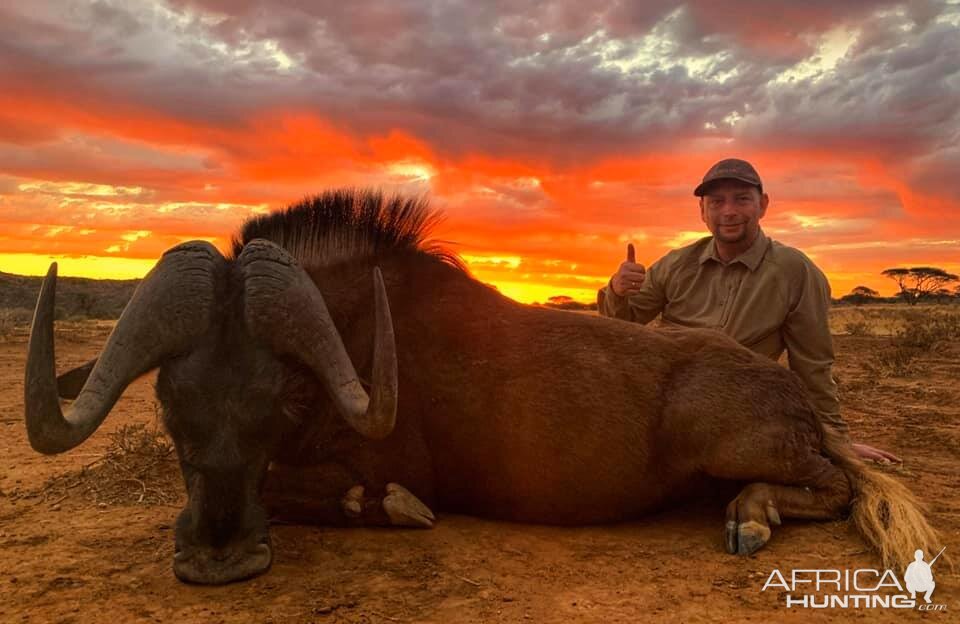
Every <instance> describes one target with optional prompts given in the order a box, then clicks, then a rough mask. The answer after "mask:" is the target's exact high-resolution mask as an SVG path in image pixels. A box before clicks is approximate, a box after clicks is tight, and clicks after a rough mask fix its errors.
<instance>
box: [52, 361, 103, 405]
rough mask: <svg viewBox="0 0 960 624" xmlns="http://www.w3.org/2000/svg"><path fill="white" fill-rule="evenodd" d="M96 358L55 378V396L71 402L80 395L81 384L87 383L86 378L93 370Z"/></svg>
mask: <svg viewBox="0 0 960 624" xmlns="http://www.w3.org/2000/svg"><path fill="white" fill-rule="evenodd" d="M96 363H97V358H93V359H92V360H90V361H89V362H87V363H86V364H81V365H80V366H78V367H76V368H75V369H73V370H69V371H67V372H65V373H63V374H62V375H59V376H58V377H57V394H58V395H59V396H60V398H61V399H70V400H71V401H72V400H73V399H75V398H77V396H78V395H79V394H80V390H82V389H83V384H85V383H87V377H89V376H90V371H92V370H93V366H94V364H96Z"/></svg>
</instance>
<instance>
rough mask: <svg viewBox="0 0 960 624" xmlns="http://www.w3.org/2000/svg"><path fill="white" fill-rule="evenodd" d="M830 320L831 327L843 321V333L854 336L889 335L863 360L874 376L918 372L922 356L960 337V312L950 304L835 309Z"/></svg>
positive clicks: (905, 375) (904, 375)
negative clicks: (887, 340) (883, 343)
mask: <svg viewBox="0 0 960 624" xmlns="http://www.w3.org/2000/svg"><path fill="white" fill-rule="evenodd" d="M858 317H859V318H858ZM830 322H831V326H832V327H836V326H838V325H841V323H842V327H843V328H844V332H843V333H846V334H848V335H851V336H889V342H888V344H887V345H886V346H884V347H881V348H880V349H879V350H878V351H877V352H876V353H875V354H874V355H873V356H872V357H870V358H869V359H867V360H866V361H865V362H864V363H863V367H864V369H865V370H866V371H868V372H869V373H870V375H871V376H872V377H874V378H875V379H879V378H884V377H907V376H910V375H914V374H917V373H919V372H921V371H922V367H921V365H920V364H919V363H918V360H919V359H920V358H921V357H922V356H925V355H929V354H930V353H936V351H937V349H938V348H939V347H940V346H941V345H942V344H943V343H945V342H946V341H949V340H956V339H960V311H958V310H957V308H956V306H951V305H944V306H937V305H930V306H915V307H906V306H869V307H868V306H864V307H861V308H834V309H833V310H831V316H830Z"/></svg>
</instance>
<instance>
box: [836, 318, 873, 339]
mask: <svg viewBox="0 0 960 624" xmlns="http://www.w3.org/2000/svg"><path fill="white" fill-rule="evenodd" d="M843 329H844V331H845V332H846V333H847V335H849V336H872V335H873V331H872V330H871V329H870V326H869V325H867V324H866V323H865V322H864V321H851V322H849V323H847V324H846V325H844V326H843Z"/></svg>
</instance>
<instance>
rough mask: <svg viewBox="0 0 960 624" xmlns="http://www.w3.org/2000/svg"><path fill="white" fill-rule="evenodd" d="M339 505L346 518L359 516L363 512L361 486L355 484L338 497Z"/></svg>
mask: <svg viewBox="0 0 960 624" xmlns="http://www.w3.org/2000/svg"><path fill="white" fill-rule="evenodd" d="M340 506H341V507H342V508H343V513H344V515H345V516H347V517H348V518H359V517H360V514H362V513H363V486H362V485H355V486H353V487H352V488H350V489H349V490H347V493H346V494H344V495H343V498H341V499H340Z"/></svg>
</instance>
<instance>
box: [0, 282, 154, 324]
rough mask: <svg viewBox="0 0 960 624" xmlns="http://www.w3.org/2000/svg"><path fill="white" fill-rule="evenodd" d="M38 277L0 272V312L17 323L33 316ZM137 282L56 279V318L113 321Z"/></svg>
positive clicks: (38, 283) (38, 285) (125, 303)
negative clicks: (0, 310)
mask: <svg viewBox="0 0 960 624" xmlns="http://www.w3.org/2000/svg"><path fill="white" fill-rule="evenodd" d="M42 282H43V278H42V277H30V276H26V275H13V274H12V273H4V272H2V271H0V309H4V308H5V309H7V310H11V311H14V314H15V316H16V317H17V318H18V319H19V318H20V317H22V316H26V317H27V320H29V319H30V317H31V316H32V314H33V308H34V307H35V306H36V304H37V294H39V292H40V284H41V283H42ZM139 283H140V280H98V279H88V278H85V277H58V278H57V304H56V318H58V319H68V318H71V317H82V318H92V319H115V318H119V317H120V313H121V312H123V308H124V306H126V305H127V301H129V300H130V297H131V296H132V295H133V291H134V290H135V289H136V287H137V284H139Z"/></svg>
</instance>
